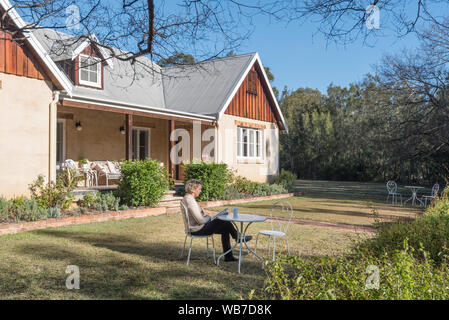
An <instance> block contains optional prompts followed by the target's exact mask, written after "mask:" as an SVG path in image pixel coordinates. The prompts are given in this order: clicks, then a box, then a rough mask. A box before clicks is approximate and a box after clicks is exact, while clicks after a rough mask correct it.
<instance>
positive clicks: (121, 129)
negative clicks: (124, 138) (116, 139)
mask: <svg viewBox="0 0 449 320" xmlns="http://www.w3.org/2000/svg"><path fill="white" fill-rule="evenodd" d="M120 133H121V134H125V133H126V130H125V127H123V126H122V127H120Z"/></svg>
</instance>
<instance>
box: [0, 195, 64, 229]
mask: <svg viewBox="0 0 449 320" xmlns="http://www.w3.org/2000/svg"><path fill="white" fill-rule="evenodd" d="M59 215H60V210H59V209H55V208H51V209H44V208H41V207H40V206H39V204H38V202H37V201H36V200H32V199H27V198H25V197H17V198H14V199H12V200H6V199H3V198H0V222H6V223H11V222H21V221H25V222H26V221H37V220H41V219H46V218H57V217H59Z"/></svg>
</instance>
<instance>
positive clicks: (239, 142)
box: [237, 128, 242, 157]
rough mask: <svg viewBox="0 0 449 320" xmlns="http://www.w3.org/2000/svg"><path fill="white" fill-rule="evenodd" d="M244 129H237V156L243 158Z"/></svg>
mask: <svg viewBox="0 0 449 320" xmlns="http://www.w3.org/2000/svg"><path fill="white" fill-rule="evenodd" d="M241 148H242V128H237V156H238V157H240V156H242V150H241Z"/></svg>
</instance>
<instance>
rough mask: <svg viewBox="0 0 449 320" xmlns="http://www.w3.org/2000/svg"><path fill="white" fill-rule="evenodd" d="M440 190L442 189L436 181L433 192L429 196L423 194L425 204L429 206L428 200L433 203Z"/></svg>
mask: <svg viewBox="0 0 449 320" xmlns="http://www.w3.org/2000/svg"><path fill="white" fill-rule="evenodd" d="M438 191H440V185H439V184H438V183H435V184H434V185H433V187H432V193H431V194H430V195H429V196H422V197H421V199H422V200H424V206H425V207H427V200H430V203H432V202H433V201H434V200H435V199H436V198H437V197H438Z"/></svg>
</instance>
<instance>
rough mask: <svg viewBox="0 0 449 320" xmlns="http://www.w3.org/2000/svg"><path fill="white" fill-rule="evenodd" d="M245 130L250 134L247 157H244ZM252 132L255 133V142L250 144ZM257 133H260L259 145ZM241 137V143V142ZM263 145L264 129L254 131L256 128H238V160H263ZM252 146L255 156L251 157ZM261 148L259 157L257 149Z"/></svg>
mask: <svg viewBox="0 0 449 320" xmlns="http://www.w3.org/2000/svg"><path fill="white" fill-rule="evenodd" d="M243 130H247V132H248V143H247V145H248V152H247V154H248V155H247V156H244V155H243V144H244V143H243ZM250 132H253V141H252V142H250V141H249V139H250V137H251V134H250ZM257 132H259V137H260V141H259V144H257V143H256V141H257ZM239 136H240V141H239ZM263 143H264V134H263V130H262V129H254V128H247V127H237V159H239V160H248V159H256V160H262V159H263ZM250 146H252V148H253V156H250V154H251V153H250V149H249V147H250ZM258 148H259V156H257V149H258Z"/></svg>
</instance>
